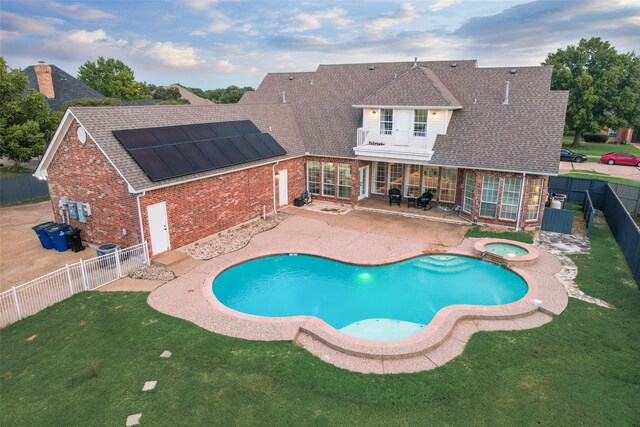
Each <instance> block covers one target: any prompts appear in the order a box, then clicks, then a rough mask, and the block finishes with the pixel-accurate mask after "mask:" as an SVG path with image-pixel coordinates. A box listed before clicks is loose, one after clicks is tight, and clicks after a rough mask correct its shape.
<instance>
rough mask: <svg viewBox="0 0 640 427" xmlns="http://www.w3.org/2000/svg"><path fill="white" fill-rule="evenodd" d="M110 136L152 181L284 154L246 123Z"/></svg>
mask: <svg viewBox="0 0 640 427" xmlns="http://www.w3.org/2000/svg"><path fill="white" fill-rule="evenodd" d="M113 135H114V136H115V137H116V138H117V139H118V141H120V143H121V144H122V145H123V146H124V148H125V149H126V150H127V152H128V153H129V154H130V155H131V157H133V159H134V160H135V161H136V162H137V163H138V165H140V167H141V168H142V170H143V171H144V173H145V174H147V176H148V177H149V179H150V180H151V181H154V182H155V181H162V180H164V179H169V178H175V177H177V176H184V175H190V174H193V173H197V172H205V171H209V170H214V169H218V168H223V167H226V166H234V165H238V164H242V163H247V162H252V161H255V160H262V159H267V158H270V157H275V156H281V155H283V154H286V151H285V150H284V149H283V148H282V147H281V146H280V144H278V143H277V142H276V140H275V139H273V137H272V136H271V135H269V134H268V133H263V132H260V129H258V128H257V127H256V126H255V125H254V124H253V123H252V122H251V121H250V120H240V121H232V122H219V123H200V124H195V125H182V126H165V127H156V128H146V129H125V130H114V131H113Z"/></svg>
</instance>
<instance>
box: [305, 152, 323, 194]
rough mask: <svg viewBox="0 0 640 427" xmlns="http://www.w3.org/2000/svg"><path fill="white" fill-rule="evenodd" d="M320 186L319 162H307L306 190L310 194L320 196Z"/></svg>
mask: <svg viewBox="0 0 640 427" xmlns="http://www.w3.org/2000/svg"><path fill="white" fill-rule="evenodd" d="M320 186H321V173H320V162H319V161H317V160H309V161H308V162H307V190H308V191H309V193H311V194H320Z"/></svg>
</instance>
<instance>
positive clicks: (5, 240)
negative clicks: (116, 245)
mask: <svg viewBox="0 0 640 427" xmlns="http://www.w3.org/2000/svg"><path fill="white" fill-rule="evenodd" d="M47 221H54V218H53V211H52V210H51V202H49V201H46V202H41V203H33V204H27V205H20V206H10V207H4V208H0V292H2V291H6V290H7V289H10V288H11V287H12V286H17V285H21V284H23V283H25V282H28V281H29V280H33V279H35V278H38V277H40V276H43V275H45V274H47V273H50V272H52V271H54V270H57V269H59V268H62V267H64V266H65V264H73V263H74V262H78V261H79V260H80V258H85V259H86V258H92V257H94V256H95V251H93V250H91V249H87V250H84V251H82V252H79V253H77V254H76V253H73V252H72V251H71V250H67V251H66V252H58V251H56V250H55V249H50V250H45V249H43V248H42V246H41V245H40V241H39V240H38V237H37V236H36V234H35V233H34V232H33V230H32V229H31V227H33V226H34V225H37V224H40V223H42V222H47Z"/></svg>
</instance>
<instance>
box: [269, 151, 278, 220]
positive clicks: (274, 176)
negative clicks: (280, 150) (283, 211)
mask: <svg viewBox="0 0 640 427" xmlns="http://www.w3.org/2000/svg"><path fill="white" fill-rule="evenodd" d="M279 164H280V160H278V161H277V162H275V163H274V164H273V165H272V166H271V183H272V184H273V213H274V214H276V213H278V211H277V210H276V166H278V165H279Z"/></svg>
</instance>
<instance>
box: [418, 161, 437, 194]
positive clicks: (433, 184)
mask: <svg viewBox="0 0 640 427" xmlns="http://www.w3.org/2000/svg"><path fill="white" fill-rule="evenodd" d="M438 170H439V169H438V166H424V167H423V168H422V177H423V180H422V192H423V193H426V192H427V191H428V192H430V193H431V194H433V195H434V197H435V195H436V194H438V176H439V174H438Z"/></svg>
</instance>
